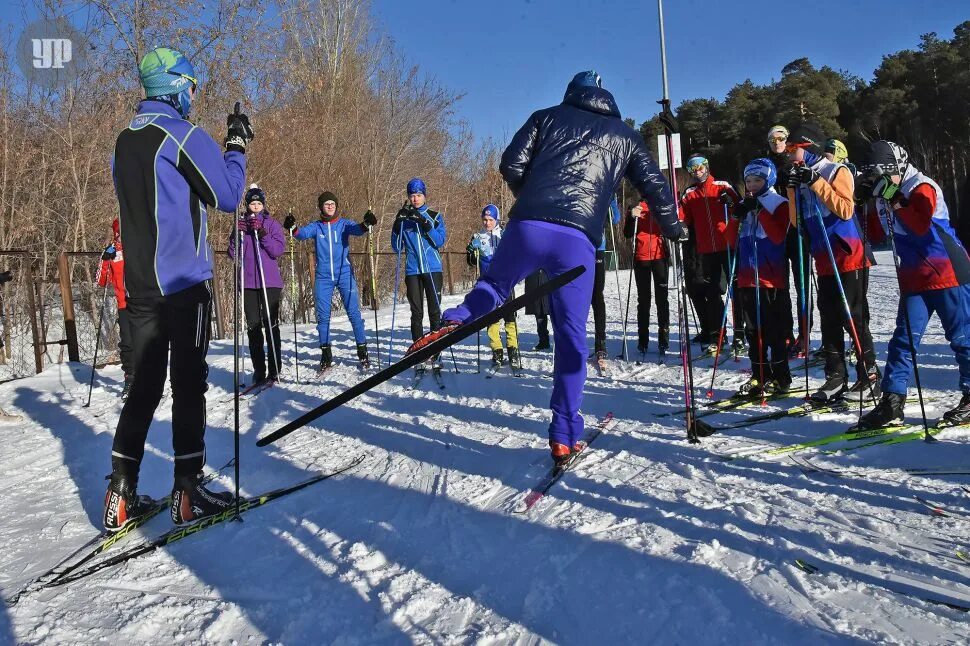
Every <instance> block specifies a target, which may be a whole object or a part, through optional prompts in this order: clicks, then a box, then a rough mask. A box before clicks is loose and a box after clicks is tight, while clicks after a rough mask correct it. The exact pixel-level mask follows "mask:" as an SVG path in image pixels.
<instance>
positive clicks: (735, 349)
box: [731, 335, 748, 359]
mask: <svg viewBox="0 0 970 646" xmlns="http://www.w3.org/2000/svg"><path fill="white" fill-rule="evenodd" d="M747 351H748V344H747V343H746V342H745V340H744V337H742V336H738V335H735V336H734V341H731V354H732V356H734V358H735V359H740V358H741V357H742V356H743V355H744V354H745V353H746V352H747Z"/></svg>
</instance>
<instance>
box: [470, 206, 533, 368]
mask: <svg viewBox="0 0 970 646" xmlns="http://www.w3.org/2000/svg"><path fill="white" fill-rule="evenodd" d="M500 220H501V214H500V213H499V210H498V207H497V206H495V205H494V204H486V205H485V208H484V209H482V229H481V230H480V231H479V232H478V233H476V234H474V235H473V236H472V239H471V242H469V243H468V247H467V248H466V251H467V252H468V256H467V259H468V264H469V265H470V266H472V267H475V268H476V269H478V274H479V275H481V274H483V273H485V272H486V271H487V270H488V267H489V265H490V264H491V263H492V258H493V257H494V256H495V252H496V251H497V250H498V245H499V243H500V242H501V241H502V225H501V224H500V222H499V221H500ZM504 323H505V342H506V344H507V345H508V347H509V365H510V366H511V367H512V370H519V369H521V368H522V358H521V357H520V356H519V330H518V327H517V326H516V324H515V312H512V313H511V314H509V316H508V318H506V319H505V320H504ZM501 329H502V322H500V321H496V322H495V323H493V324H492V325H489V326H488V346H489V348H490V349H491V350H492V368H499V367H500V366H501V365H502V364H503V363H504V362H505V357H504V356H503V352H502V337H501V336H500V335H501Z"/></svg>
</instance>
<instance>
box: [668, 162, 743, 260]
mask: <svg viewBox="0 0 970 646" xmlns="http://www.w3.org/2000/svg"><path fill="white" fill-rule="evenodd" d="M722 191H727V192H728V194H729V195H730V196H731V200H732V201H733V202H734V203H735V204H737V203H738V202H740V201H741V198H740V197H739V196H738V192H737V191H735V190H734V187H733V186H731V184H729V183H728V182H723V181H721V180H717V179H714V177H713V176H711V175H708V176H707V179H706V180H704V181H703V182H701V183H700V184H695V185H693V186H690V187H688V188H687V190H686V191H684V197H683V199H682V200H681V201H680V210H681V216H680V217H681V219H682V220H683V221H684V223H685V224H686V225H687V226H689V227H694V239H695V240H696V241H697V253H700V254H705V253H715V252H717V251H724V250H725V249H727V248H728V246H729V245H728V240H727V237H726V236H725V235H724V232H725V231H726V230H727V225H728V223H727V222H726V221H725V217H724V205H723V204H721V200H720V199H719V197H718V196H719V195H720V194H721V192H722ZM732 208H733V207H732ZM730 213H731V209H728V215H730Z"/></svg>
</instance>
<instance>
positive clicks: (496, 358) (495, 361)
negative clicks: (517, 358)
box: [492, 348, 505, 370]
mask: <svg viewBox="0 0 970 646" xmlns="http://www.w3.org/2000/svg"><path fill="white" fill-rule="evenodd" d="M504 365H505V353H504V352H502V348H496V349H495V350H492V370H498V369H499V368H501V367H502V366H504Z"/></svg>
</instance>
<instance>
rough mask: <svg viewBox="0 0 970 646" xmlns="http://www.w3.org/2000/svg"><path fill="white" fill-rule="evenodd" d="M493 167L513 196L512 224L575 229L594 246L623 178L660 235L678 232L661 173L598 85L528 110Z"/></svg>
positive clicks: (611, 100)
mask: <svg viewBox="0 0 970 646" xmlns="http://www.w3.org/2000/svg"><path fill="white" fill-rule="evenodd" d="M499 169H500V170H501V172H502V177H503V178H505V182H506V183H507V184H508V185H509V188H511V189H512V193H513V194H514V195H515V197H516V202H515V205H514V206H512V210H511V211H510V213H509V219H510V220H543V221H546V222H554V223H556V224H563V225H566V226H570V227H574V228H576V229H579V230H581V231H582V232H583V233H585V234H586V236H587V237H588V238H589V239H590V241H591V242H592V243H593V246H594V247H598V246H599V244H600V241H601V240H602V238H603V227H604V224H605V222H606V213H607V211H608V210H609V207H610V201H611V200H613V196H614V194H615V193H616V190H617V188H618V187H619V185H620V180H622V179H623V177H626V178H627V179H629V180H630V181H631V182H632V183H633V185H634V186H635V187H636V188H637V189H638V190H639V191H640V194H641V195H642V196H643V198H644V199H645V200H646V202H647V204H648V205H649V206H650V212H651V213H652V214H653V217H654V218H655V219H656V220H657V222H658V224H660V226H661V228H662V229H663V231H664V233H665V234H666V235H667V236H668V237H673V236H676V235H678V234H679V233H680V230H681V225H680V224H679V222H678V221H677V211H676V209H675V208H674V199H673V196H672V195H671V193H670V189H669V188H668V187H667V182H666V180H665V179H664V176H663V175H662V174H661V173H660V169H659V168H658V167H657V163H656V162H655V161H654V160H653V157H651V156H650V153H649V152H648V151H647V147H646V144H644V143H643V138H642V137H641V136H640V134H639V133H637V132H636V131H635V130H634V129H633V128H631V127H630V126H628V125H626V124H625V123H624V122H623V120H622V119H621V118H620V111H619V110H618V109H617V107H616V102H615V101H614V100H613V95H611V94H610V93H609V92H607V91H606V90H604V89H602V88H598V87H578V88H574V89H570V90H569V91H567V92H566V96H565V98H564V99H563V102H562V103H561V104H560V105H557V106H554V107H551V108H546V109H545V110H539V111H538V112H535V113H533V115H532V116H531V117H529V120H528V121H527V122H526V123H525V125H524V126H522V127H521V128H520V129H519V131H518V132H517V133H515V136H514V137H513V138H512V142H511V143H510V144H509V146H508V148H506V149H505V152H504V153H503V154H502V163H501V165H500V167H499Z"/></svg>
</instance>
